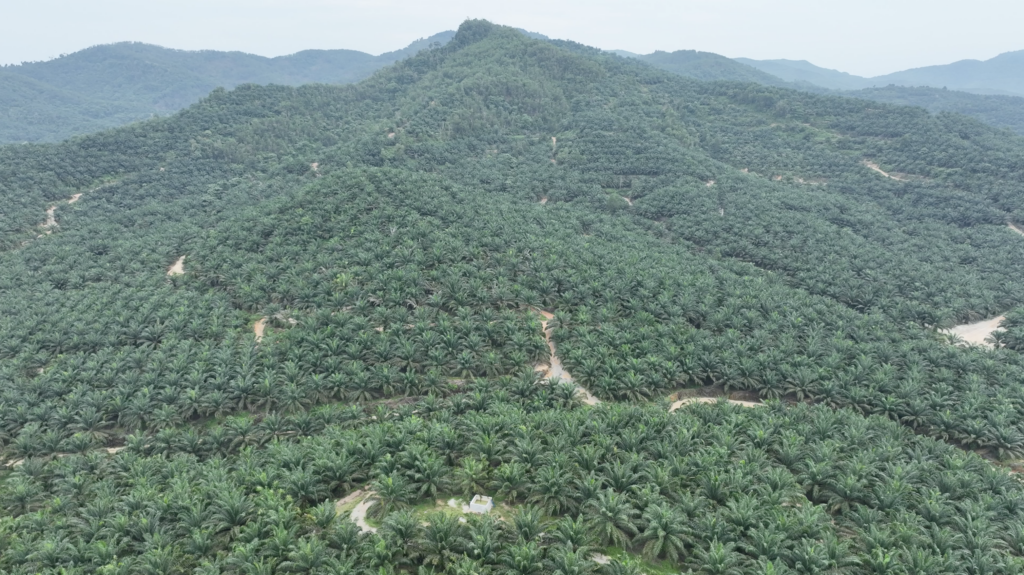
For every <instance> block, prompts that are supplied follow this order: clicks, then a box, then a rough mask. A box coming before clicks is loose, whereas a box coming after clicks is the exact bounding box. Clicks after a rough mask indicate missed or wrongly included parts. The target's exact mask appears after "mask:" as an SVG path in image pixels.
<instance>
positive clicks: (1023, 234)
mask: <svg viewBox="0 0 1024 575" xmlns="http://www.w3.org/2000/svg"><path fill="white" fill-rule="evenodd" d="M1006 225H1007V226H1008V227H1009V228H1010V229H1011V230H1013V231H1015V232H1017V233H1018V234H1020V235H1022V236H1024V230H1022V229H1020V228H1018V227H1017V226H1015V225H1013V224H1012V223H1010V222H1007V223H1006Z"/></svg>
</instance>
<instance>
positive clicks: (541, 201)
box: [540, 196, 548, 206]
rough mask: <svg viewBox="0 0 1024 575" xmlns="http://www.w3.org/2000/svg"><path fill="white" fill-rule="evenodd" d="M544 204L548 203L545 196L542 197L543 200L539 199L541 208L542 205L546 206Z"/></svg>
mask: <svg viewBox="0 0 1024 575" xmlns="http://www.w3.org/2000/svg"><path fill="white" fill-rule="evenodd" d="M546 203H548V197H547V196H544V197H543V198H541V199H540V205H542V206H543V205H544V204H546Z"/></svg>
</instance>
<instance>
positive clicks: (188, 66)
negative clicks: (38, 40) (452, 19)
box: [0, 31, 455, 143]
mask: <svg viewBox="0 0 1024 575" xmlns="http://www.w3.org/2000/svg"><path fill="white" fill-rule="evenodd" d="M454 35H455V32H454V31H445V32H441V33H439V34H435V35H433V36H431V37H429V38H424V39H420V40H417V41H415V42H413V43H412V44H410V45H408V46H406V47H405V48H403V49H401V50H396V51H394V52H388V53H386V54H381V55H379V56H373V55H371V54H367V53H365V52H359V51H356V50H306V51H303V52H298V53H296V54H292V55H289V56H280V57H277V58H265V57H262V56H255V55H253V54H245V53H242V52H217V51H213V50H202V51H185V50H171V49H167V48H161V47H159V46H153V45H150V44H142V43H137V42H122V43H118V44H107V45H102V46H93V47H92V48H87V49H85V50H81V51H79V52H75V53H73V54H69V55H67V56H63V57H60V58H56V59H54V60H49V61H46V62H33V63H27V64H22V65H19V66H7V67H4V68H0V143H12V142H46V141H58V140H62V139H65V138H68V137H70V136H74V135H77V134H85V133H90V132H95V131H98V130H102V129H105V128H112V127H115V126H121V125H124V124H127V123H130V122H133V121H137V120H142V119H146V118H150V117H152V116H154V115H164V114H171V113H173V112H176V111H178V110H180V109H182V108H184V107H186V106H189V105H190V104H193V103H195V102H197V101H199V99H200V98H202V97H203V96H206V95H207V94H209V93H210V92H211V91H212V90H213V89H214V88H217V87H224V88H234V87H235V86H238V85H240V84H247V83H254V84H285V85H289V86H298V85H301V84H310V83H325V84H347V83H351V82H357V81H359V80H362V79H363V78H366V77H368V76H370V75H371V74H373V73H374V72H375V71H377V70H379V69H380V68H383V67H384V66H387V65H388V64H392V63H394V62H397V61H399V60H402V59H404V58H407V57H409V56H412V55H415V54H416V53H417V52H419V51H420V50H422V49H424V48H427V47H428V46H430V45H431V44H445V43H447V42H448V41H449V40H451V38H452V36H454Z"/></svg>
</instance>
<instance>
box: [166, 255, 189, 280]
mask: <svg viewBox="0 0 1024 575" xmlns="http://www.w3.org/2000/svg"><path fill="white" fill-rule="evenodd" d="M184 274H185V256H181V257H180V258H178V261H176V262H174V265H172V266H171V267H170V268H169V269H168V270H167V275H169V276H180V275H184Z"/></svg>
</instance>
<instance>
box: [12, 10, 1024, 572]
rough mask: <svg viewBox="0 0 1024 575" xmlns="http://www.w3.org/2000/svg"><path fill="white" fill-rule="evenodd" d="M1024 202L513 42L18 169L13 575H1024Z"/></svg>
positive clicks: (970, 142) (812, 115) (987, 136)
mask: <svg viewBox="0 0 1024 575" xmlns="http://www.w3.org/2000/svg"><path fill="white" fill-rule="evenodd" d="M715 61H716V62H719V61H717V59H716V60H715ZM719 63H720V62H719ZM1021 181H1024V141H1022V139H1021V138H1019V137H1015V136H1012V135H1010V134H1008V133H1007V132H1006V131H1004V130H997V129H994V128H992V127H990V126H987V125H985V124H983V123H981V122H979V121H976V120H974V119H971V118H968V117H965V116H961V115H954V114H942V115H933V114H929V113H927V112H926V111H924V110H922V109H920V108H912V107H906V106H893V105H887V104H881V103H877V102H869V101H866V100H862V99H855V98H847V97H838V96H835V95H827V94H826V95H822V94H814V93H809V92H806V91H798V90H792V89H787V88H779V87H772V86H763V85H759V84H756V83H751V82H745V83H744V82H705V81H699V80H694V79H691V78H687V77H684V76H681V75H679V74H675V73H669V72H666V71H663V70H658V69H656V68H655V67H653V66H650V65H648V64H645V63H643V62H638V61H635V60H631V59H625V58H620V57H617V56H614V55H611V54H608V53H606V52H602V51H601V50H598V49H594V48H589V47H586V46H582V45H580V44H576V43H573V42H563V41H542V40H537V39H533V38H530V37H527V36H525V35H523V34H521V33H518V32H517V31H515V30H513V29H510V28H505V27H500V26H495V25H492V24H490V23H487V22H483V21H468V22H465V23H463V24H462V25H461V26H460V27H459V30H458V32H457V34H456V35H455V36H454V37H453V38H452V39H451V41H450V42H449V43H447V44H445V45H444V46H440V47H434V48H432V49H427V50H423V51H420V52H418V53H417V54H416V55H415V56H412V57H410V58H407V59H405V60H402V61H400V62H397V63H396V64H394V65H392V66H387V67H385V68H383V69H381V70H378V71H377V72H376V73H374V74H373V75H371V76H370V77H369V78H367V79H365V80H363V81H361V82H358V83H355V84H347V85H327V84H310V85H304V86H301V87H288V86H281V85H270V86H261V85H254V84H245V85H242V86H239V87H238V88H236V89H234V90H231V91H226V90H215V91H214V92H212V93H211V94H210V95H208V96H207V97H205V98H203V99H202V100H201V101H199V102H197V103H195V104H193V105H191V106H189V107H187V108H186V109H184V110H182V111H180V112H178V113H175V114H173V115H171V116H169V117H165V118H158V119H154V120H151V121H147V122H139V123H135V124H132V125H129V126H125V127H121V128H118V129H113V130H107V131H103V132H99V133H96V134H90V135H86V136H82V137H79V138H74V139H71V140H68V141H65V142H61V143H58V144H40V145H31V146H2V147H0V316H2V317H3V318H4V321H3V322H0V461H2V462H3V463H5V464H6V468H5V469H4V470H3V471H0V509H2V511H0V571H2V572H4V573H11V574H16V575H29V574H37V573H43V574H46V575H57V574H58V573H83V574H84V573H94V572H98V573H193V574H200V575H206V574H209V575H213V574H220V575H236V574H238V575H242V574H246V573H266V574H271V573H313V574H316V575H338V574H344V575H377V574H380V573H394V574H404V573H410V574H411V573H424V574H426V573H446V574H457V575H470V574H474V575H475V574H481V575H541V574H548V573H562V574H566V575H568V574H571V573H575V574H580V575H590V574H600V575H639V574H640V573H648V574H662V573H663V574H669V573H686V572H693V573H719V574H742V575H747V574H750V575H765V574H769V573H773V574H776V575H783V574H786V575H789V574H793V573H821V574H829V573H831V574H838V573H843V574H847V575H876V574H879V573H889V574H892V575H904V574H905V573H908V572H914V573H929V574H935V575H955V574H960V573H964V572H967V573H987V574H992V575H1014V574H1017V573H1020V572H1021V570H1022V569H1024V484H1022V483H1021V482H1020V481H1019V479H1017V478H1015V476H1014V475H1011V473H1010V472H1009V471H1010V469H1020V468H1021V467H1022V465H1024V462H1022V457H1024V388H1022V386H1021V385H1020V382H1021V381H1024V354H1021V353H1020V352H1018V351H1017V349H1018V348H1016V347H1014V345H1013V342H1014V341H1015V340H1014V339H1013V338H1008V337H1007V336H1006V335H1005V333H1002V332H997V335H996V340H995V341H994V342H993V343H998V344H999V346H998V347H997V346H995V345H993V346H991V347H982V346H972V347H969V346H961V345H954V344H956V343H957V340H956V339H955V338H951V337H947V336H946V335H944V334H943V333H941V332H940V331H938V328H948V327H952V326H953V325H955V324H960V323H966V322H972V321H975V320H979V319H985V318H992V317H998V316H1000V315H1002V314H1006V316H1007V319H1008V322H1009V324H1011V325H1013V329H1019V328H1020V326H1019V325H1018V324H1017V322H1019V321H1022V320H1024V307H1022V306H1024V283H1022V282H1020V281H1019V279H1020V277H1022V274H1024V236H1022V235H1021V233H1019V232H1018V231H1015V229H1014V228H1012V227H1011V225H1012V224H1015V223H1016V224H1019V223H1021V222H1024V194H1022V193H1021ZM1008 331H1011V330H1008ZM1011 335H1012V334H1011ZM1004 343H1005V344H1006V345H1003V344H1004ZM570 374H571V375H570ZM556 376H558V377H556ZM714 398H719V401H718V402H717V403H716V402H714ZM730 400H731V402H730ZM708 402H711V403H708ZM1008 468H1009V469H1008ZM474 495H483V496H488V497H492V498H493V501H492V503H494V506H493V508H492V509H491V510H490V512H489V513H486V514H476V513H471V512H470V510H471V507H470V506H469V505H468V502H469V501H470V498H472V497H473V496H474ZM904 567H906V568H904Z"/></svg>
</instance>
